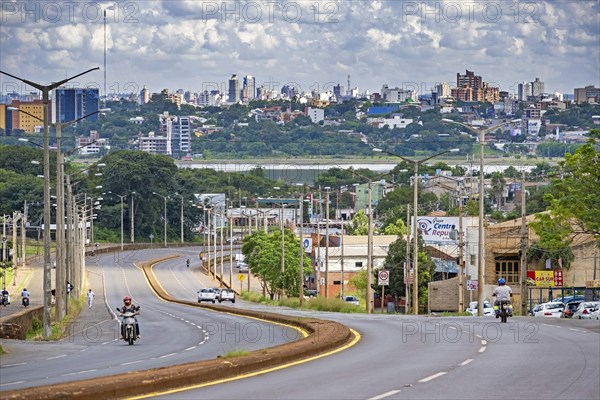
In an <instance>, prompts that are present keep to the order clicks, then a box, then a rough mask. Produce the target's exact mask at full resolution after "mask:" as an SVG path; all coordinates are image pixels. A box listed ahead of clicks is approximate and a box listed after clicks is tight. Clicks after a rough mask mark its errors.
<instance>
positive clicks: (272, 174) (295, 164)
mask: <svg viewBox="0 0 600 400" xmlns="http://www.w3.org/2000/svg"><path fill="white" fill-rule="evenodd" d="M494 161H496V163H497V162H498V160H494ZM444 162H446V163H447V164H449V165H461V166H463V167H464V168H466V169H467V170H468V171H471V170H473V171H479V162H478V160H475V161H474V162H473V163H471V162H464V161H462V162H460V161H454V162H452V161H448V160H444ZM176 164H177V167H179V168H210V169H214V170H216V171H223V172H242V173H246V172H248V171H250V170H252V169H254V168H257V167H260V168H262V169H263V170H264V171H265V177H267V178H269V179H272V180H278V179H281V180H283V181H285V182H287V183H307V184H312V183H313V182H314V181H315V179H316V178H317V177H318V176H319V175H320V174H322V173H323V172H325V171H327V170H328V169H330V168H341V169H347V168H350V167H352V168H354V169H370V170H372V171H376V172H386V171H390V170H392V169H393V168H394V167H395V166H396V165H397V163H394V162H389V161H386V162H373V161H368V160H366V161H339V162H335V161H333V160H323V161H317V160H315V161H305V160H303V161H293V160H290V161H280V162H278V161H273V160H265V161H264V162H263V161H254V162H248V161H233V160H232V161H217V162H214V161H178V162H176ZM513 165H514V166H515V168H517V169H518V170H522V169H523V168H525V169H526V170H527V171H529V170H531V169H532V168H533V167H532V166H530V165H517V164H516V163H515V164H513ZM508 167H509V165H508V164H506V165H500V164H495V165H485V166H484V170H485V172H486V173H491V172H494V171H500V172H501V171H504V170H505V169H506V168H508ZM411 172H412V171H411Z"/></svg>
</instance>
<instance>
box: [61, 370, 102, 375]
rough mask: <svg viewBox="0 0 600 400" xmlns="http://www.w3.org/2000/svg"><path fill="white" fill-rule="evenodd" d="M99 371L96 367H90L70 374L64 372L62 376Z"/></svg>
mask: <svg viewBox="0 0 600 400" xmlns="http://www.w3.org/2000/svg"><path fill="white" fill-rule="evenodd" d="M94 371H97V370H96V369H88V370H85V371H77V372H70V373H68V374H62V375H61V376H71V375H80V374H85V373H87V372H94Z"/></svg>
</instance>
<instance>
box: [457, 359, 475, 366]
mask: <svg viewBox="0 0 600 400" xmlns="http://www.w3.org/2000/svg"><path fill="white" fill-rule="evenodd" d="M471 361H473V359H472V358H467V359H466V360H465V361H463V362H461V363H460V364H458V366H459V367H464V366H465V365H467V364H469V363H470V362H471Z"/></svg>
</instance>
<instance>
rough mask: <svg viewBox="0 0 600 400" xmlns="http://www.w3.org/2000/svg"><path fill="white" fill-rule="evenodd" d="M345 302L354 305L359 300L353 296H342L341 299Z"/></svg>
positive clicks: (358, 303)
mask: <svg viewBox="0 0 600 400" xmlns="http://www.w3.org/2000/svg"><path fill="white" fill-rule="evenodd" d="M343 300H344V301H345V302H346V303H350V304H354V305H355V306H359V305H360V301H358V299H357V298H356V297H355V296H344V299H343Z"/></svg>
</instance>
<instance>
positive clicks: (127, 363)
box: [121, 360, 144, 365]
mask: <svg viewBox="0 0 600 400" xmlns="http://www.w3.org/2000/svg"><path fill="white" fill-rule="evenodd" d="M142 361H144V360H137V361H129V362H126V363H123V364H121V365H131V364H137V363H141V362H142Z"/></svg>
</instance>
